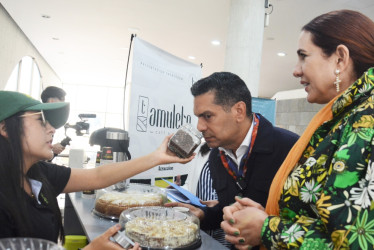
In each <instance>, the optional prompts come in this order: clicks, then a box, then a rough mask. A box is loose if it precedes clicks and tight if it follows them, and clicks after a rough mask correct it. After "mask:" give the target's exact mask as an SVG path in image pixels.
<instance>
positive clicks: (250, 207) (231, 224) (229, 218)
mask: <svg viewBox="0 0 374 250" xmlns="http://www.w3.org/2000/svg"><path fill="white" fill-rule="evenodd" d="M235 199H236V200H237V202H236V203H234V204H233V205H231V206H228V207H225V208H224V209H223V212H224V215H223V219H224V221H223V222H222V223H221V227H222V229H223V230H224V231H225V233H226V237H225V238H226V240H227V241H229V242H231V243H232V244H234V245H235V246H236V247H237V248H238V249H244V248H243V246H244V245H246V246H245V249H248V247H249V246H257V245H259V244H261V229H262V225H263V224H264V221H265V219H266V218H267V217H268V215H267V214H266V213H265V211H264V208H263V207H262V206H261V205H260V204H259V203H257V202H254V201H252V200H251V199H248V198H244V199H240V198H238V197H236V198H235Z"/></svg>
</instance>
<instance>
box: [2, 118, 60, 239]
mask: <svg viewBox="0 0 374 250" xmlns="http://www.w3.org/2000/svg"><path fill="white" fill-rule="evenodd" d="M22 114H23V112H19V113H17V114H15V115H13V116H11V117H9V118H7V119H5V120H4V121H3V122H4V125H5V130H6V132H7V138H5V137H4V136H2V135H1V134H0V197H1V202H2V203H3V204H4V206H5V208H6V210H7V212H8V213H9V214H10V215H11V216H12V220H13V221H14V223H15V228H16V230H17V232H15V233H16V234H17V235H15V236H17V237H21V236H23V237H30V236H32V235H33V229H32V226H31V222H30V218H28V217H27V216H26V215H28V214H29V213H28V211H26V200H25V191H24V189H23V186H24V185H23V183H24V182H23V180H24V178H27V177H30V178H32V179H35V180H38V181H40V182H42V189H41V193H42V194H43V195H44V196H45V197H46V199H47V200H48V208H49V209H50V210H51V211H53V213H54V214H55V216H56V218H57V221H58V227H59V236H60V240H61V241H63V240H64V230H63V227H62V217H61V211H60V209H59V206H58V203H57V199H56V197H55V195H54V193H53V191H52V190H51V189H50V187H51V185H50V184H49V182H48V180H47V179H46V177H45V176H44V175H43V174H42V173H41V172H40V171H38V168H37V166H35V165H34V166H32V167H31V168H30V169H33V171H29V172H28V173H27V176H25V175H24V174H23V169H24V164H23V150H22V149H23V147H22V142H23V137H24V128H23V120H22V118H20V117H19V116H20V115H22Z"/></svg>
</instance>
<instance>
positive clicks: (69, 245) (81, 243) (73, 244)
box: [64, 235, 87, 250]
mask: <svg viewBox="0 0 374 250" xmlns="http://www.w3.org/2000/svg"><path fill="white" fill-rule="evenodd" d="M86 245H87V237H86V236H84V235H66V236H65V245H64V247H65V249H66V250H77V249H79V248H83V247H85V246H86Z"/></svg>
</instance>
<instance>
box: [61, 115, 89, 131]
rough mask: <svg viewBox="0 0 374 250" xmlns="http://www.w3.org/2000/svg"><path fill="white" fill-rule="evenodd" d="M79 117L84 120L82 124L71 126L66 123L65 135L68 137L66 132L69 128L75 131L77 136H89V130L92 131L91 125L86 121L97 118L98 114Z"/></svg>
mask: <svg viewBox="0 0 374 250" xmlns="http://www.w3.org/2000/svg"><path fill="white" fill-rule="evenodd" d="M78 117H79V118H80V119H81V120H82V121H80V122H77V123H76V124H73V125H71V124H69V123H66V124H65V125H64V128H65V135H66V130H67V129H68V128H72V129H75V133H76V135H77V136H82V135H84V134H87V135H88V134H89V133H90V132H89V129H90V124H89V123H88V122H86V121H87V120H85V118H96V114H79V115H78Z"/></svg>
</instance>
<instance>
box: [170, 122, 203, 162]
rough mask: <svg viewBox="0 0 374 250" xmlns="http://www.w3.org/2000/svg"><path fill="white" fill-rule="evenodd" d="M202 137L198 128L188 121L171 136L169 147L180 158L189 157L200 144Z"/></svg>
mask: <svg viewBox="0 0 374 250" xmlns="http://www.w3.org/2000/svg"><path fill="white" fill-rule="evenodd" d="M202 137H203V136H202V134H201V133H200V132H199V131H198V130H197V129H195V128H194V127H193V126H192V125H191V124H189V123H187V124H184V125H183V126H181V127H180V128H179V129H178V130H177V132H176V133H175V134H174V135H173V136H172V137H171V138H170V140H169V143H168V148H169V149H170V150H171V151H172V152H174V153H175V154H176V155H177V156H179V157H180V158H188V157H190V156H191V155H192V153H193V152H194V151H195V149H196V148H197V147H198V146H199V145H200V143H201V138H202Z"/></svg>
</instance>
